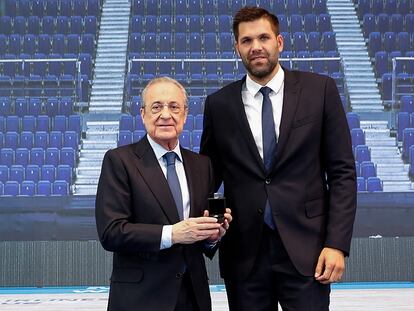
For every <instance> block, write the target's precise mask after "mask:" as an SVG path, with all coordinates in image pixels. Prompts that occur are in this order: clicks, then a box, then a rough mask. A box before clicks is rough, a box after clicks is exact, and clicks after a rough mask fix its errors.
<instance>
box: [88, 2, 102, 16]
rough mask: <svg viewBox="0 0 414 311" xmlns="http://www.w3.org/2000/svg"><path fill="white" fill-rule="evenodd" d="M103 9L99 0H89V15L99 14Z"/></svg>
mask: <svg viewBox="0 0 414 311" xmlns="http://www.w3.org/2000/svg"><path fill="white" fill-rule="evenodd" d="M100 9H101V5H100V1H99V0H88V6H87V13H88V14H87V15H91V16H98V15H99V11H100Z"/></svg>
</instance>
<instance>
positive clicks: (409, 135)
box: [402, 127, 414, 160]
mask: <svg viewBox="0 0 414 311" xmlns="http://www.w3.org/2000/svg"><path fill="white" fill-rule="evenodd" d="M402 145H403V149H402V150H403V152H402V156H403V159H405V160H409V154H410V148H411V146H414V128H412V127H409V128H405V129H404V130H403V132H402Z"/></svg>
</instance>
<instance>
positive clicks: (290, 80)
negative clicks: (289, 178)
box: [274, 69, 300, 167]
mask: <svg viewBox="0 0 414 311" xmlns="http://www.w3.org/2000/svg"><path fill="white" fill-rule="evenodd" d="M283 70H284V71H285V85H284V93H283V108H282V118H281V123H280V132H279V140H278V144H277V153H276V159H275V161H274V167H275V166H276V167H277V165H278V163H279V160H280V157H281V155H282V153H283V150H284V149H285V147H286V144H287V141H288V138H289V134H290V129H291V127H292V122H293V119H294V117H295V114H296V109H297V107H298V101H299V93H300V87H299V80H298V79H297V77H296V76H295V75H294V74H293V73H292V72H290V71H289V70H286V69H283Z"/></svg>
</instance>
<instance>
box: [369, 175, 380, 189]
mask: <svg viewBox="0 0 414 311" xmlns="http://www.w3.org/2000/svg"><path fill="white" fill-rule="evenodd" d="M367 191H368V192H377V191H382V181H381V179H379V178H378V177H368V179H367Z"/></svg>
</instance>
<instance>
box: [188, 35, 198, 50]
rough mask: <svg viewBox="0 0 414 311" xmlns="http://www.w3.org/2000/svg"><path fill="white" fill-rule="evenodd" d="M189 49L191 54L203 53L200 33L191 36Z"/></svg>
mask: <svg viewBox="0 0 414 311" xmlns="http://www.w3.org/2000/svg"><path fill="white" fill-rule="evenodd" d="M189 47H190V53H191V52H199V51H201V35H200V33H198V32H192V33H190V34H189Z"/></svg>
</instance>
